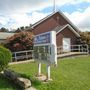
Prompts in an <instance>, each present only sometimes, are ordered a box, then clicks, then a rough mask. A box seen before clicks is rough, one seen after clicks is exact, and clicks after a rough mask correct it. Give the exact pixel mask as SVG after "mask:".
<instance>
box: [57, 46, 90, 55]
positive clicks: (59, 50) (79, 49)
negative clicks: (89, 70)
mask: <svg viewBox="0 0 90 90" xmlns="http://www.w3.org/2000/svg"><path fill="white" fill-rule="evenodd" d="M69 52H85V53H87V54H88V53H89V47H88V45H87V44H85V45H71V46H70V51H69ZM63 53H66V52H65V51H64V50H63V46H59V47H57V54H63Z"/></svg>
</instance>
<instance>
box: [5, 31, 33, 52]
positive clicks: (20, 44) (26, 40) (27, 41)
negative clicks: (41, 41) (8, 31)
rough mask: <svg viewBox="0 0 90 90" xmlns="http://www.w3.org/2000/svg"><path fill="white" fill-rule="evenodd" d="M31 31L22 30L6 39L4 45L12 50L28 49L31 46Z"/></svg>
mask: <svg viewBox="0 0 90 90" xmlns="http://www.w3.org/2000/svg"><path fill="white" fill-rule="evenodd" d="M33 36H34V35H33V33H32V32H26V31H22V32H19V33H17V34H15V35H14V36H11V37H10V38H8V39H7V40H6V44H5V46H6V47H7V48H9V49H10V50H11V51H12V52H15V51H22V50H30V49H32V48H33Z"/></svg>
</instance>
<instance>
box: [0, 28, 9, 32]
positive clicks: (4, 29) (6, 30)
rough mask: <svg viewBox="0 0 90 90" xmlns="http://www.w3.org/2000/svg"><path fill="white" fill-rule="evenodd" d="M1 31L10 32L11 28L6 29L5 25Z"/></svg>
mask: <svg viewBox="0 0 90 90" xmlns="http://www.w3.org/2000/svg"><path fill="white" fill-rule="evenodd" d="M0 32H9V30H8V29H6V28H4V27H2V28H1V29H0Z"/></svg>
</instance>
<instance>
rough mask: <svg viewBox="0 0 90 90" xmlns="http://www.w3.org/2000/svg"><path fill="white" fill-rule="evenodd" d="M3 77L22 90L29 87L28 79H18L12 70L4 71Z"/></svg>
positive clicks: (18, 76)
mask: <svg viewBox="0 0 90 90" xmlns="http://www.w3.org/2000/svg"><path fill="white" fill-rule="evenodd" d="M3 74H4V76H5V77H6V78H8V79H9V80H11V81H13V82H14V83H16V84H17V85H19V86H20V87H22V88H24V89H25V88H28V87H30V86H31V81H30V80H29V79H26V78H23V77H20V75H19V74H17V73H16V72H14V71H12V70H4V73H3Z"/></svg>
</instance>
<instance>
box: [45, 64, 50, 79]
mask: <svg viewBox="0 0 90 90" xmlns="http://www.w3.org/2000/svg"><path fill="white" fill-rule="evenodd" d="M46 80H47V81H48V80H51V78H50V65H49V64H47V77H46Z"/></svg>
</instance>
